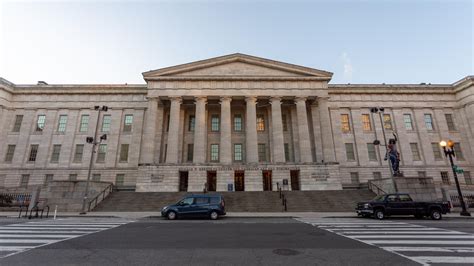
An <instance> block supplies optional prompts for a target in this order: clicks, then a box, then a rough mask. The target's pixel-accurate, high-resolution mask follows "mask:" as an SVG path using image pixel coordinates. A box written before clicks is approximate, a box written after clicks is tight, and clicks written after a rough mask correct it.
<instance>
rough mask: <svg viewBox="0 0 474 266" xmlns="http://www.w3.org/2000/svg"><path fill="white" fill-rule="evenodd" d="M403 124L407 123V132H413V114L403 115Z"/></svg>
mask: <svg viewBox="0 0 474 266" xmlns="http://www.w3.org/2000/svg"><path fill="white" fill-rule="evenodd" d="M403 122H404V123H405V129H406V130H413V123H412V121H411V114H404V115H403Z"/></svg>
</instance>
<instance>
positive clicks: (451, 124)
mask: <svg viewBox="0 0 474 266" xmlns="http://www.w3.org/2000/svg"><path fill="white" fill-rule="evenodd" d="M444 117H445V118H446V124H447V125H448V130H449V131H456V125H455V124H454V117H453V115H452V114H444Z"/></svg>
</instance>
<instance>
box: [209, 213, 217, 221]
mask: <svg viewBox="0 0 474 266" xmlns="http://www.w3.org/2000/svg"><path fill="white" fill-rule="evenodd" d="M209 218H211V220H217V218H219V214H218V213H217V212H216V211H211V213H209Z"/></svg>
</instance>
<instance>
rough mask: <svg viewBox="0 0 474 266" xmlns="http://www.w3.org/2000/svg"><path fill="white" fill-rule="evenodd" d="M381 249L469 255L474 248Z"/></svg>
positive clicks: (386, 247) (388, 247) (387, 247)
mask: <svg viewBox="0 0 474 266" xmlns="http://www.w3.org/2000/svg"><path fill="white" fill-rule="evenodd" d="M383 249H386V250H391V251H399V252H408V251H413V252H458V253H470V252H474V248H470V247H465V248H464V247H390V246H384V247H383Z"/></svg>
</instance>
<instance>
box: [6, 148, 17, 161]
mask: <svg viewBox="0 0 474 266" xmlns="http://www.w3.org/2000/svg"><path fill="white" fill-rule="evenodd" d="M15 148H16V145H8V148H7V154H6V155H5V162H6V163H11V162H12V161H13V155H15Z"/></svg>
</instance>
